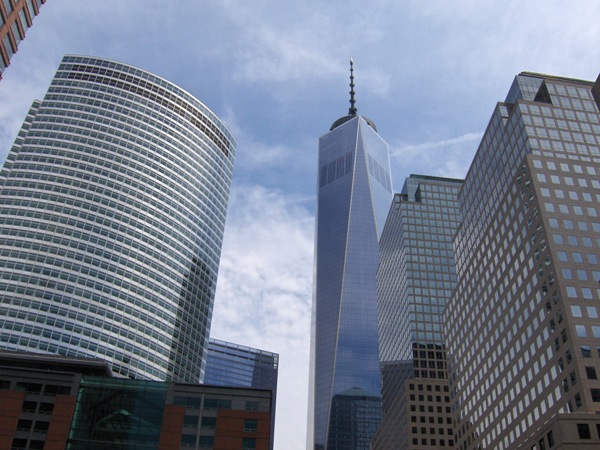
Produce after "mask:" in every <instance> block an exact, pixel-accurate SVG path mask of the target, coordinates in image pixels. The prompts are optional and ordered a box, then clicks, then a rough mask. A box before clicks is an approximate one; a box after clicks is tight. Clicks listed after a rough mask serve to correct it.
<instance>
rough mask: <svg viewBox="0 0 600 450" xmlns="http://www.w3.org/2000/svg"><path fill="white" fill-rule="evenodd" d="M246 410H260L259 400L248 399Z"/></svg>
mask: <svg viewBox="0 0 600 450" xmlns="http://www.w3.org/2000/svg"><path fill="white" fill-rule="evenodd" d="M246 411H258V402H257V401H254V400H246Z"/></svg>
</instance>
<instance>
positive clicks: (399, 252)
mask: <svg viewBox="0 0 600 450" xmlns="http://www.w3.org/2000/svg"><path fill="white" fill-rule="evenodd" d="M461 186H462V181H461V180H455V179H449V178H438V177H430V176H423V175H411V176H410V177H409V178H407V179H406V182H405V183H404V187H403V189H402V193H399V194H396V195H395V196H394V202H393V204H392V206H391V208H390V211H389V214H388V217H387V221H386V223H385V227H384V229H383V234H382V236H381V239H380V241H379V245H380V249H381V263H380V265H379V270H378V271H377V286H378V298H379V303H378V313H379V351H380V353H379V357H380V361H381V381H382V419H381V425H380V427H379V430H378V431H377V436H376V438H375V439H374V445H373V448H374V449H377V450H379V449H381V450H386V449H391V448H394V449H421V450H423V449H437V448H442V449H443V448H453V446H454V436H453V429H452V426H453V425H452V414H451V405H450V392H449V383H448V370H447V365H446V349H445V344H444V336H443V319H442V315H443V312H444V308H445V305H446V302H447V301H448V300H449V299H450V296H451V294H452V290H453V289H454V287H455V285H456V272H455V268H454V266H455V264H454V252H453V248H452V242H453V239H454V234H455V233H456V229H457V227H458V225H459V215H458V192H459V190H460V188H461Z"/></svg>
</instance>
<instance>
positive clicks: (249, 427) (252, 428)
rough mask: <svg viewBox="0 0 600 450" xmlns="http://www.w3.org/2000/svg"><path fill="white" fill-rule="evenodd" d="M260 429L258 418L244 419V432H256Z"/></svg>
mask: <svg viewBox="0 0 600 450" xmlns="http://www.w3.org/2000/svg"><path fill="white" fill-rule="evenodd" d="M257 431H258V420H257V419H244V432H246V433H256V432H257Z"/></svg>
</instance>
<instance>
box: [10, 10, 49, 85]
mask: <svg viewBox="0 0 600 450" xmlns="http://www.w3.org/2000/svg"><path fill="white" fill-rule="evenodd" d="M44 3H46V0H25V1H19V0H16V1H15V0H2V3H0V79H2V72H4V69H6V67H7V66H8V65H9V64H10V59H11V58H12V55H13V54H14V53H15V52H16V51H17V47H18V46H19V43H20V42H21V41H22V40H23V39H25V33H26V32H27V29H28V28H29V27H30V26H31V25H32V24H33V18H34V17H35V16H37V15H38V14H39V12H40V8H41V6H42V5H43V4H44Z"/></svg>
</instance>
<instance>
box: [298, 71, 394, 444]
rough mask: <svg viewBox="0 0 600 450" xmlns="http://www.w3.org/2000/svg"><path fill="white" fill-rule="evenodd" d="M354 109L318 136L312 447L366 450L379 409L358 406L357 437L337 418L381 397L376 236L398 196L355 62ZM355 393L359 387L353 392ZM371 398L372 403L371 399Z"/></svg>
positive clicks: (352, 95) (312, 364)
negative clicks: (360, 104) (363, 111)
mask: <svg viewBox="0 0 600 450" xmlns="http://www.w3.org/2000/svg"><path fill="white" fill-rule="evenodd" d="M350 67H351V72H350V80H351V82H350V87H351V91H350V94H351V97H350V104H351V107H350V110H349V113H348V115H346V116H344V117H342V118H340V119H338V120H337V121H335V122H334V124H333V125H332V126H331V128H330V131H329V133H327V134H326V135H324V136H322V137H321V139H320V141H319V166H318V167H319V175H318V200H317V218H316V236H315V268H314V273H315V279H314V297H313V323H312V343H311V369H310V370H311V373H310V376H311V379H310V383H309V386H310V394H309V395H310V397H309V423H308V447H309V448H313V447H314V448H315V449H325V448H327V449H328V450H334V449H341V448H344V449H368V448H369V444H370V441H371V438H372V435H373V434H374V432H375V429H376V426H377V423H378V422H379V416H380V412H379V408H372V407H371V406H369V407H368V408H367V409H361V408H358V409H356V410H355V412H349V413H350V414H356V416H355V417H354V418H347V420H346V419H345V423H354V424H356V423H357V421H358V422H360V423H361V424H362V425H360V427H361V429H362V430H364V433H363V434H361V435H359V436H356V435H354V434H352V433H350V431H351V430H345V429H344V428H343V427H341V426H339V425H340V424H339V423H336V422H335V419H336V418H338V417H343V411H341V410H340V408H341V407H344V405H346V407H348V406H350V405H352V404H354V402H352V401H343V400H344V399H340V398H339V397H338V399H339V401H336V402H335V404H336V408H335V409H336V411H335V412H336V414H335V415H334V414H333V409H334V399H335V398H336V396H342V395H343V396H344V397H347V396H348V395H347V394H350V395H352V392H348V391H349V390H353V389H355V388H358V389H360V390H361V391H362V392H364V394H363V396H369V397H373V396H374V397H377V398H379V396H380V381H379V361H378V359H379V358H378V340H377V283H376V272H377V265H378V264H379V245H378V240H379V237H380V235H381V231H382V229H383V224H384V222H385V217H386V215H387V212H388V210H389V206H390V203H391V200H392V183H391V179H390V164H389V153H388V147H387V144H386V143H385V142H384V141H383V140H382V139H381V137H380V136H379V135H378V134H377V130H376V127H375V124H374V123H373V122H371V121H370V120H369V119H367V118H366V117H364V116H360V115H357V110H356V108H355V100H354V77H353V72H352V62H351V66H350ZM354 392H356V391H354ZM370 404H371V403H370Z"/></svg>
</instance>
